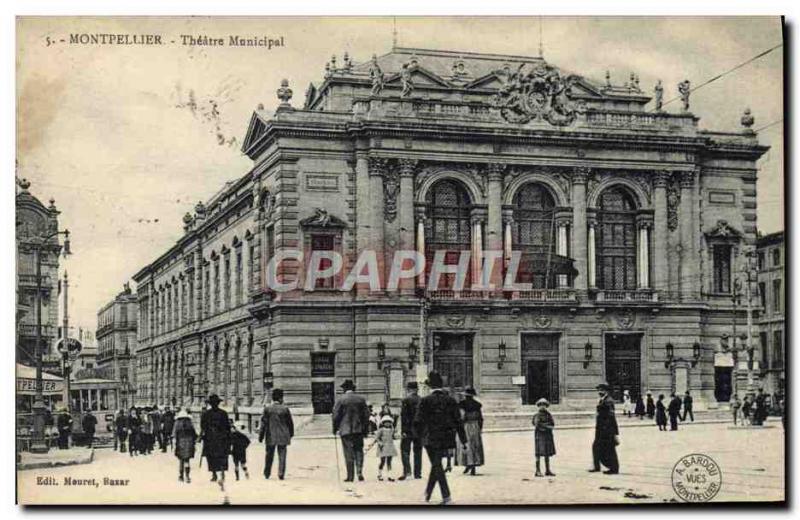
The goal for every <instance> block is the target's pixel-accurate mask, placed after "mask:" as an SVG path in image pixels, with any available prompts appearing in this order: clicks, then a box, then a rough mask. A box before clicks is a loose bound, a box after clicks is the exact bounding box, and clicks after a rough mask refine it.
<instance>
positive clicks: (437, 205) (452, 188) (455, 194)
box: [425, 179, 472, 289]
mask: <svg viewBox="0 0 800 520" xmlns="http://www.w3.org/2000/svg"><path fill="white" fill-rule="evenodd" d="M425 201H426V203H427V209H426V218H425V279H426V280H428V279H429V278H428V276H429V275H430V270H431V266H432V265H433V259H434V256H435V254H436V252H437V251H446V253H445V264H447V265H457V264H458V261H459V258H460V254H461V252H462V251H471V249H472V232H471V226H470V211H471V209H472V201H471V200H470V198H469V193H467V190H466V189H465V188H464V186H463V185H462V184H461V183H460V182H458V181H453V180H449V179H448V180H441V181H439V182H437V183H436V184H434V185H433V186H432V187H431V189H430V190H429V191H428V194H427V196H426V200H425ZM470 265H471V262H470ZM470 280H471V269H470V268H468V271H467V274H466V281H465V283H464V287H469V286H470V285H471V284H470ZM454 283H455V274H444V275H442V276H441V277H440V278H439V286H438V288H439V289H449V288H452V287H453V285H454Z"/></svg>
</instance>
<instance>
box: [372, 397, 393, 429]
mask: <svg viewBox="0 0 800 520" xmlns="http://www.w3.org/2000/svg"><path fill="white" fill-rule="evenodd" d="M387 415H388V416H389V417H391V418H392V427H394V428H395V429H397V419H398V416H397V414H396V413H394V412H393V411H392V407H391V406H389V403H383V404H382V405H381V411H380V412H379V413H378V418H379V419H380V421H382V420H383V418H384V417H386V416H387ZM380 421H378V428H380V425H381V423H380ZM376 431H377V430H376Z"/></svg>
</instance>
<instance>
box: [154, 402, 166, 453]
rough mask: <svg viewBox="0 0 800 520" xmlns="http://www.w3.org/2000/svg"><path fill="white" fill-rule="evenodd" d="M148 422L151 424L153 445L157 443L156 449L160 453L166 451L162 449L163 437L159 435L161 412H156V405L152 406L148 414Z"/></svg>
mask: <svg viewBox="0 0 800 520" xmlns="http://www.w3.org/2000/svg"><path fill="white" fill-rule="evenodd" d="M150 422H151V423H153V444H154V445H155V443H156V442H158V448H159V449H160V450H161V451H162V452H163V451H167V450H166V448H165V447H164V436H163V435H162V434H161V433H162V432H161V426H162V424H161V412H159V411H158V405H154V406H153V411H152V412H150Z"/></svg>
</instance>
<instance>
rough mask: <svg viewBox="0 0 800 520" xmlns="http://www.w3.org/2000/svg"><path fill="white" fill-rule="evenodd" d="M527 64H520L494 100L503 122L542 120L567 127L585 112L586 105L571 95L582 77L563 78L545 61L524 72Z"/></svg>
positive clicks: (493, 102) (570, 76)
mask: <svg viewBox="0 0 800 520" xmlns="http://www.w3.org/2000/svg"><path fill="white" fill-rule="evenodd" d="M525 65H526V64H525V63H522V64H520V66H519V68H518V69H517V70H516V72H513V73H512V74H511V76H510V77H508V78H507V79H506V81H505V82H504V84H503V85H502V86H501V87H500V89H498V91H497V94H495V96H494V97H493V98H492V105H493V106H494V107H495V108H497V109H499V110H500V115H501V116H502V117H503V119H505V120H506V121H508V122H509V123H519V124H524V123H528V122H530V121H542V120H543V121H546V122H548V123H550V124H551V125H555V126H567V125H570V124H572V123H573V122H574V121H575V119H577V117H578V114H579V113H582V112H584V111H585V107H584V105H583V104H582V103H581V102H579V101H577V100H575V99H574V98H573V95H572V94H573V93H572V87H573V86H574V85H575V83H577V82H578V81H579V80H580V77H579V76H576V75H574V74H570V75H569V76H564V77H562V76H561V74H560V73H559V71H558V70H557V69H556V68H555V67H552V66H550V65H548V64H546V63H544V62H539V63H535V64H532V66H531V69H529V70H528V72H524V71H523V68H524V67H525Z"/></svg>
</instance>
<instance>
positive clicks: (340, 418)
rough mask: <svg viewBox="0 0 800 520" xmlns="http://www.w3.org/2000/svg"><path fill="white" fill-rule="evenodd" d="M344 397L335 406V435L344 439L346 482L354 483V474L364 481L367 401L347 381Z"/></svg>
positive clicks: (342, 386)
mask: <svg viewBox="0 0 800 520" xmlns="http://www.w3.org/2000/svg"><path fill="white" fill-rule="evenodd" d="M341 388H342V390H344V395H343V396H342V397H341V398H339V400H338V401H336V404H335V405H334V406H333V434H334V435H336V433H337V432H338V434H339V436H340V437H341V439H342V450H343V451H344V461H345V466H346V467H347V478H345V480H344V481H345V482H352V481H353V478H354V474H355V473H357V474H358V480H359V481H363V480H364V472H363V468H364V435H366V433H367V430H368V428H369V409H368V408H367V400H366V399H364V398H363V397H362V396H360V395H358V394H356V393H355V391H356V385H355V383H353V381H352V380H350V379H345V381H344V382H343V383H342V385H341Z"/></svg>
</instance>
